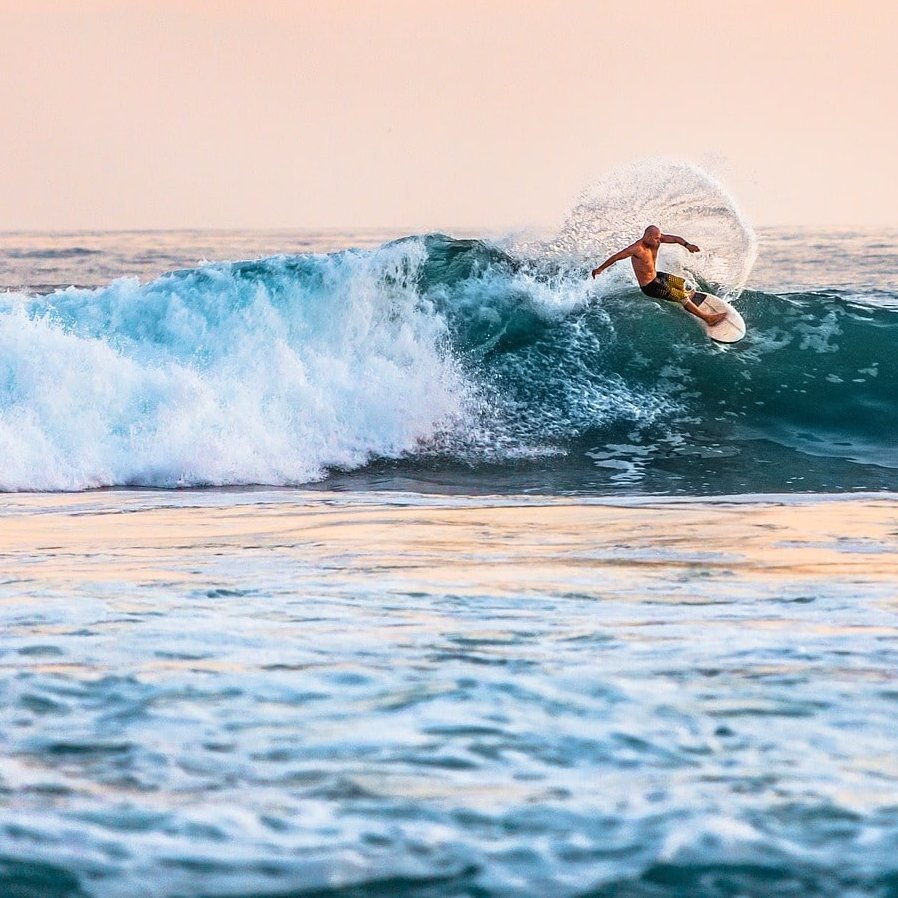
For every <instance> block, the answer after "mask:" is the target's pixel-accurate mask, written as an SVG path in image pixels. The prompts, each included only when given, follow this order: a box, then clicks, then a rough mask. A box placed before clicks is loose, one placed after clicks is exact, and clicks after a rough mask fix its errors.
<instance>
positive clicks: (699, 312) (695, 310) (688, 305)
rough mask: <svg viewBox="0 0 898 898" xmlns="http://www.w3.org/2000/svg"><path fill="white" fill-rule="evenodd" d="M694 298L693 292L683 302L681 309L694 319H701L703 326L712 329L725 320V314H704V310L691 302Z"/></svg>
mask: <svg viewBox="0 0 898 898" xmlns="http://www.w3.org/2000/svg"><path fill="white" fill-rule="evenodd" d="M693 296H695V291H694V290H693V291H692V294H691V295H690V297H689V298H688V299H686V300H684V301H683V308H684V309H685V310H686V311H687V312H691V313H692V314H693V315H695V317H696V318H701V319H702V321H704V322H705V324H708V325H710V326H711V327H713V326H714V325H715V324H720V322H721V321H723V319H724V318H726V316H727V313H726V312H706V311H705V310H704V309H700V308H699V307H698V306H697V305H696V304H695V303H694V302H693V301H692V297H693Z"/></svg>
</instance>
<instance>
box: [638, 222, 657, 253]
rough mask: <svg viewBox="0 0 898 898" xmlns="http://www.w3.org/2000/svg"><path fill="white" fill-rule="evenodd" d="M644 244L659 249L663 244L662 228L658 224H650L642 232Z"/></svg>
mask: <svg viewBox="0 0 898 898" xmlns="http://www.w3.org/2000/svg"><path fill="white" fill-rule="evenodd" d="M641 242H642V244H643V245H644V246H648V247H650V248H651V249H658V247H659V246H660V245H661V228H659V227H658V225H649V226H648V227H647V228H646V229H645V230H644V231H643V232H642V241H641Z"/></svg>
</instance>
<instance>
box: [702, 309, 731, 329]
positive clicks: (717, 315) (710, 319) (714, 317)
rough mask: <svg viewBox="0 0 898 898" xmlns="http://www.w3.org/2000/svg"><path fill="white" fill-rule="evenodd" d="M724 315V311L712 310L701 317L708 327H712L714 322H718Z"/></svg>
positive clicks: (725, 314)
mask: <svg viewBox="0 0 898 898" xmlns="http://www.w3.org/2000/svg"><path fill="white" fill-rule="evenodd" d="M726 316H727V313H726V312H712V313H711V314H710V315H702V318H704V319H705V323H706V324H707V325H708V327H714V325H715V324H720V322H721V321H723V319H724V318H726Z"/></svg>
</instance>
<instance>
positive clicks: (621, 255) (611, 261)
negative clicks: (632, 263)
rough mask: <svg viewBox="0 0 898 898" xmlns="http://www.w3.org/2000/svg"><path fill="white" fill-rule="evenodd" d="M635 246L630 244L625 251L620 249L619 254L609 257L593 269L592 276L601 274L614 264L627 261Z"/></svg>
mask: <svg viewBox="0 0 898 898" xmlns="http://www.w3.org/2000/svg"><path fill="white" fill-rule="evenodd" d="M635 245H636V244H635V243H634V244H631V245H630V246H628V247H627V248H626V249H622V250H621V251H620V252H619V253H615V254H614V255H613V256H609V257H608V258H607V259H605V261H604V262H602V264H601V265H600V266H599V267H598V268H593V270H592V276H593V277H595V276H596V275H597V274H601V273H602V272H603V271H604V270H605V269H606V268H610V267H611V266H612V265H613V264H614V263H615V262H620V261H622V260H623V259H629V258H630V256H632V255H633V247H634V246H635Z"/></svg>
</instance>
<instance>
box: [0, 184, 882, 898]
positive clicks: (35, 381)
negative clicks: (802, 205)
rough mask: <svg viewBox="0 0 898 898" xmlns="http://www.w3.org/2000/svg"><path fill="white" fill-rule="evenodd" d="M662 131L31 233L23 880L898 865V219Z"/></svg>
mask: <svg viewBox="0 0 898 898" xmlns="http://www.w3.org/2000/svg"><path fill="white" fill-rule="evenodd" d="M673 174H674V175H675V177H673V176H672V177H670V178H667V179H666V180H664V179H662V182H660V183H646V184H636V185H633V184H629V185H621V184H612V185H610V186H609V185H608V184H606V185H604V187H602V188H601V189H597V190H595V191H593V193H591V194H586V195H585V196H584V197H583V198H581V200H580V201H579V202H578V204H576V205H575V206H574V207H573V208H572V210H571V213H570V214H569V216H568V217H567V219H566V221H565V222H564V223H563V224H562V225H561V226H560V228H559V229H555V230H553V231H551V232H550V233H548V234H532V233H527V234H515V235H497V234H489V235H485V234H465V235H455V236H449V235H445V234H420V235H406V234H394V233H352V232H345V233H336V232H334V233H286V232H279V233H267V234H266V233H257V234H238V233H214V232H210V233H202V232H170V233H139V232H135V233H117V234H103V233H77V234H53V235H49V234H4V235H0V285H2V286H3V287H4V288H5V293H3V294H2V295H0V461H2V464H0V489H2V490H3V493H2V501H0V633H2V634H3V635H2V639H0V696H2V703H0V895H3V896H7V895H9V896H16V898H23V896H28V898H37V896H40V898H44V896H46V898H85V896H91V898H124V896H133V895H141V896H144V895H152V896H160V898H187V896H190V898H200V896H220V898H224V896H234V898H237V896H241V898H249V896H270V898H275V896H277V898H285V896H299V895H315V896H324V895H328V896H334V898H337V896H339V898H350V896H353V898H359V896H369V895H372V896H384V898H386V896H413V898H425V896H427V898H437V896H439V898H444V896H445V898H451V896H472V898H474V896H478V898H482V896H518V895H521V896H549V895H552V896H554V895H558V896H596V898H598V896H603V898H611V896H630V898H632V896H646V898H648V896H651V898H656V896H657V898H661V896H664V898H667V896H683V898H686V896H689V898H694V896H709V898H710V896H733V898H735V896H742V895H749V896H754V895H790V896H792V895H794V896H799V895H800V896H805V895H821V896H834V898H835V896H848V895H851V896H881V898H888V896H893V895H896V894H898V864H896V860H895V858H896V850H895V849H896V845H898V767H896V763H895V757H896V748H898V727H896V724H895V720H896V710H898V708H896V699H898V689H896V681H895V670H896V668H898V654H896V653H898V626H896V624H898V620H896V607H898V606H896V600H898V593H896V589H895V583H896V582H898V567H896V551H895V549H896V535H898V498H896V496H898V445H896V435H898V402H896V395H898V390H896V388H898V363H896V361H895V359H896V353H895V345H896V337H898V291H896V279H895V274H896V271H898V232H888V233H882V232H864V231H850V230H827V231H794V230H784V229H779V230H762V231H760V232H759V233H757V234H756V233H755V232H754V231H753V230H752V229H751V228H750V226H749V225H748V224H747V223H746V222H745V221H744V218H743V217H742V216H741V215H740V214H739V212H738V210H737V209H736V208H735V206H734V205H733V204H732V202H731V200H730V199H729V198H728V197H727V196H726V195H725V194H724V193H723V192H722V191H721V189H720V188H719V187H718V186H716V185H715V184H714V183H712V182H710V181H709V180H708V179H706V178H704V177H702V176H699V175H696V174H695V172H694V171H692V172H691V173H690V171H686V170H679V169H678V170H676V171H674V173H673ZM649 181H651V179H649ZM664 216H666V218H665V217H664ZM649 220H658V221H659V222H660V223H661V224H663V225H664V226H665V228H666V229H667V230H671V231H678V232H681V233H683V234H684V235H685V236H686V237H688V238H689V239H691V240H694V241H695V242H697V243H699V244H700V245H701V246H702V250H703V251H702V253H701V254H699V255H698V256H695V257H690V258H688V259H684V258H682V255H678V254H677V251H676V248H674V249H669V248H668V249H665V255H664V256H663V257H662V265H663V266H664V267H666V268H668V269H670V270H677V271H681V272H682V273H684V274H686V275H687V276H688V277H690V278H691V279H693V280H694V281H696V282H697V283H699V284H701V285H704V286H706V287H709V288H711V289H713V290H715V291H716V292H719V293H721V294H724V295H726V296H728V297H729V298H730V299H732V300H733V301H734V302H735V303H736V305H737V307H738V308H739V310H740V311H741V313H742V315H743V317H744V318H745V320H746V323H747V325H748V332H749V333H748V337H747V338H746V339H745V340H744V341H743V342H742V343H740V344H738V345H736V346H732V347H726V348H724V347H720V346H717V345H715V344H713V343H710V342H709V341H708V340H707V339H706V338H705V337H704V336H703V334H702V332H701V330H700V329H699V328H698V327H697V326H696V325H694V324H693V323H692V322H691V321H690V320H689V319H688V318H686V317H685V315H683V314H682V313H681V312H680V311H678V310H677V309H673V308H670V307H666V306H661V305H659V304H656V303H654V302H650V301H648V300H646V299H645V298H644V297H642V295H641V294H640V293H638V291H636V290H635V288H634V285H633V281H632V275H631V274H630V273H629V272H628V271H626V270H624V269H623V267H622V266H618V267H617V268H615V269H613V270H612V271H611V272H609V273H608V274H607V275H605V276H603V278H602V279H601V280H598V281H595V282H593V281H591V280H590V279H589V278H588V271H589V270H590V268H591V267H592V266H593V265H594V264H595V263H596V260H597V259H598V258H599V257H602V256H603V255H605V254H607V253H608V252H609V251H611V250H613V249H616V248H617V247H618V245H620V244H621V242H622V241H623V240H624V239H625V238H626V237H629V239H632V237H631V236H630V235H631V232H632V230H633V228H634V227H635V226H636V224H637V223H639V222H642V223H643V225H644V224H645V223H647V221H649Z"/></svg>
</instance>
